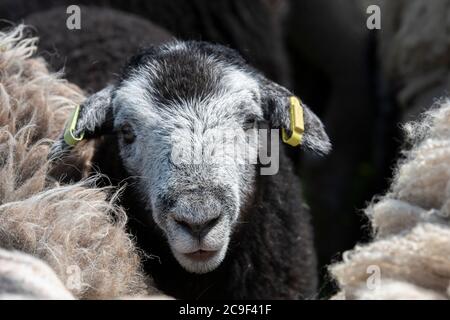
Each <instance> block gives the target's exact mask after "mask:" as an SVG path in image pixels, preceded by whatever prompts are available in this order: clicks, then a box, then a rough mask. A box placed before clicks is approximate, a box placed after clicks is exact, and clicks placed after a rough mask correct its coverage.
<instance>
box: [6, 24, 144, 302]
mask: <svg viewBox="0 0 450 320" xmlns="http://www.w3.org/2000/svg"><path fill="white" fill-rule="evenodd" d="M24 32H25V28H24V27H23V26H19V27H17V28H16V29H14V30H12V31H11V32H9V33H0V182H1V183H0V247H3V248H7V249H14V250H18V251H22V252H25V253H28V254H31V255H32V256H33V257H36V258H39V259H42V260H43V261H45V262H46V263H47V264H48V265H49V266H50V267H51V268H52V269H53V270H54V271H55V273H56V274H57V276H58V277H59V279H60V281H62V283H64V284H67V283H68V281H70V279H71V276H73V272H77V270H79V272H80V279H81V285H79V286H70V287H68V288H69V289H70V291H71V293H72V294H73V295H74V296H75V297H77V298H85V299H87V298H95V299H102V298H114V297H118V296H124V295H126V296H133V295H138V294H143V293H146V291H145V290H146V282H147V281H148V280H147V279H146V278H145V277H144V276H143V274H142V273H141V264H140V257H139V252H138V251H137V250H136V248H135V246H134V243H133V241H132V240H131V239H130V236H129V235H128V234H127V233H126V232H125V224H126V215H125V213H124V211H123V210H122V209H121V208H119V207H117V206H116V205H114V197H112V199H108V194H110V193H111V192H110V191H111V190H105V189H96V188H93V187H92V185H93V181H92V180H91V181H85V182H81V183H78V184H72V185H66V186H61V185H59V184H58V183H57V182H55V181H53V180H52V179H50V178H49V177H48V176H47V170H48V162H47V155H48V151H49V146H50V143H51V140H50V139H54V138H56V137H57V135H58V134H59V132H61V130H62V128H63V126H64V122H65V121H66V119H67V117H68V113H69V112H70V111H71V110H72V109H73V107H74V105H76V104H78V103H80V102H81V101H82V100H83V98H84V97H83V95H82V93H81V91H80V90H79V89H78V88H77V87H76V86H74V85H72V84H69V83H67V81H65V80H62V79H59V78H58V75H55V74H49V73H48V71H47V69H46V66H45V62H44V61H43V60H42V59H40V58H32V55H33V52H34V51H35V49H36V47H35V43H36V39H34V38H26V37H24ZM81 158H82V159H83V160H82V161H84V162H86V159H87V158H86V157H84V158H83V157H81ZM85 164H86V163H78V164H75V165H74V166H75V167H77V166H79V165H80V166H79V168H78V169H77V170H81V169H82V167H83V166H84V165H85ZM91 187H92V188H91ZM109 198H111V197H109ZM0 285H1V283H0Z"/></svg>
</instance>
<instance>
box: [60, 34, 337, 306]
mask: <svg viewBox="0 0 450 320" xmlns="http://www.w3.org/2000/svg"><path fill="white" fill-rule="evenodd" d="M291 96H292V93H290V92H289V91H288V90H286V89H285V88H283V87H281V86H279V85H277V84H276V83H274V82H271V81H270V80H268V79H266V78H265V77H264V76H262V75H261V74H260V73H259V72H257V71H256V70H254V69H252V68H251V67H250V66H248V65H247V64H246V63H245V61H244V60H243V59H242V58H241V57H240V56H239V55H238V54H237V53H236V52H235V51H234V50H231V49H229V48H226V47H223V46H220V45H213V44H209V43H206V42H195V41H190V42H174V43H172V44H168V45H164V46H161V47H151V48H148V49H146V50H143V51H142V52H141V53H139V54H137V55H136V56H135V57H133V58H132V59H131V60H130V62H129V63H128V65H127V66H126V67H125V68H124V71H123V73H122V76H121V78H120V80H119V81H118V82H117V83H116V84H113V85H110V86H108V87H106V88H105V89H103V90H101V91H100V92H98V93H96V94H94V95H92V96H91V97H89V98H88V99H87V100H86V101H85V102H84V103H83V104H82V106H81V108H80V113H79V117H78V120H77V121H76V125H75V127H74V131H73V135H74V136H75V137H80V135H81V134H82V133H84V137H85V138H88V139H89V138H100V139H99V140H100V141H101V142H100V144H99V145H98V147H97V149H96V151H95V155H94V159H93V163H94V165H95V166H96V167H97V168H99V169H100V171H101V172H102V173H104V174H105V175H106V176H107V177H108V178H109V179H110V180H111V181H113V182H116V183H120V182H121V181H124V182H125V183H126V187H125V190H124V193H123V196H122V199H121V201H122V203H121V204H122V205H123V206H124V207H125V208H126V209H127V211H128V215H129V218H130V221H129V227H130V230H131V232H132V233H134V234H135V236H136V237H137V242H138V244H139V246H140V247H141V248H143V249H145V251H146V253H147V254H149V255H151V256H152V257H153V258H152V259H149V260H148V261H146V264H145V268H146V271H147V272H149V273H150V274H151V275H152V277H153V278H154V280H155V284H156V286H157V287H158V289H160V290H162V291H163V292H165V293H166V294H169V295H171V296H174V297H175V298H195V299H196V298H209V299H213V298H249V299H257V298H288V299H294V298H311V297H314V295H315V293H316V280H317V279H316V263H315V254H314V246H313V235H312V230H311V228H310V221H309V220H310V216H309V213H308V209H307V208H306V207H305V204H304V203H303V201H302V196H301V187H300V183H299V181H298V180H297V178H296V176H295V175H294V171H293V164H292V162H291V161H290V159H288V158H287V157H286V155H285V151H286V150H285V146H284V145H282V146H280V152H279V158H280V159H279V172H278V174H275V175H259V174H257V173H258V172H259V170H261V169H262V168H261V167H262V164H261V163H257V164H252V163H249V162H245V159H243V157H244V153H239V152H238V153H237V155H235V154H232V153H233V151H232V150H231V149H233V148H223V146H224V145H225V146H230V145H231V146H234V147H236V148H237V149H239V150H243V149H245V148H248V149H249V154H251V157H253V156H255V155H256V153H257V152H258V145H252V144H250V143H248V144H246V143H245V141H246V140H248V139H250V136H251V135H252V132H254V131H255V129H256V128H257V127H264V126H269V127H271V128H283V129H285V130H286V131H287V133H288V134H289V133H290V131H289V130H290V129H289V128H290V125H291V120H290V116H289V107H290V103H289V100H290V97H291ZM304 121H305V132H304V135H303V141H302V144H303V147H304V148H305V149H306V150H308V149H309V150H312V151H315V152H318V153H326V152H328V151H329V150H330V148H331V145H330V142H329V140H328V137H327V135H326V133H325V131H324V128H323V125H322V123H321V122H320V120H319V119H318V118H317V117H316V116H315V115H314V114H313V113H312V112H311V110H310V109H308V108H307V107H306V106H305V107H304ZM247 129H248V130H247ZM227 130H233V132H235V133H237V135H232V136H231V138H230V137H229V136H225V137H223V139H222V141H219V140H220V139H219V137H218V136H216V135H217V134H220V133H221V132H223V131H227ZM276 132H278V131H276ZM274 135H275V133H274ZM276 142H278V141H276ZM271 143H272V145H273V146H274V147H275V142H271ZM192 145H193V146H194V148H195V147H198V148H199V149H195V150H196V151H195V152H194V156H199V158H200V159H201V160H203V159H206V158H208V159H209V160H208V161H200V162H195V161H194V162H193V163H192V162H189V161H187V162H183V161H181V162H176V161H174V159H175V158H174V156H173V152H174V150H180V149H181V150H190V148H191V147H192ZM222 149H224V150H222ZM69 150H70V148H69V145H68V144H67V143H66V142H65V140H64V135H61V137H60V139H59V140H58V141H57V142H56V143H55V144H54V145H53V147H52V152H51V154H52V158H60V157H63V155H64V154H65V153H66V152H67V151H69ZM197 150H202V151H203V150H206V151H205V153H203V154H199V153H198V152H197ZM230 150H231V151H230ZM273 150H275V149H273ZM177 152H178V151H175V153H177ZM274 153H275V152H274ZM205 154H208V157H206V156H205ZM234 157H236V159H235V158H234ZM233 160H234V161H233Z"/></svg>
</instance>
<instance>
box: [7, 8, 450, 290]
mask: <svg viewBox="0 0 450 320" xmlns="http://www.w3.org/2000/svg"><path fill="white" fill-rule="evenodd" d="M7 2H8V1H6V2H5V4H3V6H4V8H3V10H4V12H5V15H6V17H5V18H8V19H11V20H15V21H17V20H18V19H19V18H20V17H24V16H27V18H26V19H25V22H26V23H27V24H30V25H31V26H33V28H35V31H37V34H38V36H39V45H37V44H36V43H37V40H38V39H37V38H36V37H33V36H32V35H31V33H32V32H30V28H29V27H25V26H23V25H17V26H15V27H12V28H11V27H10V28H8V29H5V31H0V181H1V184H0V298H5V299H8V298H19V299H23V298H34V299H48V298H50V299H53V298H54V299H105V298H129V297H140V298H150V299H151V298H166V297H168V296H170V297H174V298H188V299H223V298H232V299H315V298H318V297H320V296H321V294H320V290H319V284H318V269H319V268H318V262H317V257H316V251H315V245H314V242H315V239H314V232H313V227H312V225H311V221H310V220H311V214H310V210H309V208H308V206H307V204H306V201H305V200H304V199H303V197H302V196H301V194H302V186H301V184H300V181H299V178H298V176H297V174H296V167H295V166H294V162H293V161H292V160H293V157H296V156H298V150H295V149H294V148H293V147H290V146H288V145H286V144H281V145H280V156H279V172H278V173H277V174H275V175H267V176H264V175H258V172H259V169H260V167H261V166H262V165H261V164H259V163H258V164H256V165H253V164H244V165H242V164H241V163H235V162H233V161H224V159H225V160H226V159H227V156H229V155H227V154H225V157H224V154H220V156H221V158H219V155H217V157H218V158H217V159H216V160H217V161H213V162H212V163H202V164H200V165H199V164H182V165H177V164H174V163H173V162H172V160H171V158H170V156H171V154H170V149H171V147H172V140H170V139H172V138H174V137H173V132H178V135H179V136H178V137H175V138H178V140H177V141H189V142H190V143H193V144H197V145H200V146H203V147H209V150H210V151H211V154H212V155H214V154H216V153H218V152H217V150H215V148H214V146H212V147H211V145H209V143H210V140H208V135H210V132H213V131H212V129H217V128H219V129H227V128H233V129H235V130H237V131H238V132H239V133H240V137H243V138H242V139H241V140H239V141H238V142H237V143H238V145H239V144H241V145H240V147H241V148H244V147H246V145H245V143H246V141H247V138H248V136H249V135H250V133H249V132H251V130H252V129H256V128H257V127H258V126H260V125H262V124H263V125H264V126H268V127H269V128H276V129H282V130H284V131H285V132H288V133H291V131H290V130H291V129H292V122H293V119H292V118H291V117H290V116H289V110H290V108H291V107H292V105H291V104H290V101H292V97H293V96H294V94H293V93H292V92H291V91H290V90H288V89H287V87H295V84H292V83H291V82H290V79H289V70H288V67H287V65H285V63H286V62H285V61H286V59H285V54H286V53H285V52H284V49H283V46H282V44H281V43H280V42H279V41H278V40H277V39H279V38H280V32H281V23H280V21H279V20H280V19H281V17H282V16H283V14H284V13H283V12H284V11H285V10H287V9H286V8H287V1H286V2H285V1H273V2H271V1H265V0H261V1H257V3H258V4H257V5H255V3H256V2H253V5H250V4H249V3H250V2H248V1H219V2H217V4H216V5H217V6H216V7H214V8H213V7H208V8H205V7H204V5H205V3H204V2H203V1H201V0H198V1H192V3H190V6H191V7H190V8H191V10H192V8H197V9H198V10H199V11H198V15H199V16H198V18H199V20H198V23H197V24H192V28H191V29H184V27H183V26H185V25H186V23H187V22H186V21H180V22H172V23H168V22H166V19H169V17H167V16H166V15H164V14H161V12H169V11H170V10H171V9H173V12H174V14H175V15H176V14H177V12H178V13H180V12H183V3H185V2H178V1H173V2H170V1H156V0H155V1H151V2H152V7H151V8H150V7H149V6H147V5H146V4H145V2H142V1H138V0H136V1H131V4H130V5H127V6H126V10H127V11H128V12H127V13H125V12H123V11H120V10H122V9H124V10H125V8H122V2H120V1H100V2H99V3H98V5H100V6H107V7H102V8H99V7H90V6H81V10H82V12H83V16H82V19H83V28H86V30H88V31H89V32H83V30H79V31H70V30H68V29H67V28H65V27H64V26H65V19H66V16H65V15H64V14H61V10H63V9H64V8H65V7H64V6H57V5H56V3H55V2H54V1H51V0H49V1H43V2H42V3H40V4H39V6H38V5H37V4H33V3H32V2H27V1H23V2H22V1H18V2H17V4H16V5H15V6H14V5H13V4H11V3H7ZM436 2H437V3H438V4H436V5H435V6H432V7H431V9H427V8H428V7H427V4H426V2H424V1H421V0H415V1H412V2H411V3H410V4H408V7H407V5H406V2H404V1H399V2H397V4H396V5H392V4H390V5H389V4H386V6H387V8H389V6H392V7H390V8H389V10H387V9H386V12H390V13H392V17H388V19H386V20H387V23H386V25H387V26H389V27H388V30H387V31H388V32H386V33H385V34H383V36H384V38H383V41H382V45H381V46H380V53H383V54H384V55H386V57H389V59H387V62H386V63H385V64H384V65H383V72H385V73H386V74H388V75H389V81H391V82H392V83H395V84H396V85H395V86H394V87H396V88H398V90H397V91H396V93H395V94H396V96H395V99H396V100H397V101H398V102H399V103H400V104H402V106H403V107H404V108H405V109H407V110H408V112H407V113H405V116H404V118H403V119H402V121H407V120H410V119H414V120H416V122H410V123H408V125H406V126H405V129H406V144H408V146H406V144H405V147H404V151H403V153H402V157H401V160H400V161H399V162H398V164H397V165H396V169H395V170H394V178H393V180H392V184H391V186H390V187H389V190H388V192H387V193H386V194H385V195H383V196H378V197H377V198H376V199H374V200H373V201H372V203H371V204H370V205H369V206H368V208H367V209H366V210H365V213H366V215H367V217H368V220H369V221H370V227H371V230H373V232H372V237H371V240H370V242H369V243H367V244H361V245H357V246H356V247H355V248H354V249H352V250H349V251H347V252H345V253H344V254H343V257H342V261H340V262H336V263H334V264H332V265H330V266H328V268H327V270H328V271H329V274H330V275H331V277H332V279H333V280H334V281H335V282H336V284H337V287H338V293H337V294H336V295H335V296H334V298H335V299H402V298H416V299H448V298H450V285H449V283H450V261H448V257H450V254H449V253H450V252H449V249H450V247H449V245H448V243H450V241H449V240H450V225H449V216H450V215H449V213H448V210H449V209H448V203H447V202H448V198H449V195H450V194H449V190H450V187H449V184H448V182H449V181H450V170H449V168H448V165H447V163H448V161H447V159H448V154H449V152H450V139H449V137H448V133H449V130H448V125H449V124H450V102H449V101H448V100H446V99H445V98H442V99H439V100H434V101H435V102H434V104H433V103H432V102H433V98H438V97H441V96H442V95H443V94H445V90H447V89H448V70H445V68H443V67H442V65H445V61H447V62H448V59H449V57H450V54H449V53H450V52H449V48H448V39H447V38H444V39H440V38H439V33H436V35H435V36H436V39H433V40H432V41H434V42H435V43H438V44H442V43H447V46H445V45H441V46H437V47H436V49H435V50H433V52H432V54H430V55H429V60H427V61H426V62H423V61H422V60H420V62H419V58H416V57H415V56H413V55H410V54H407V53H406V52H410V51H411V50H412V49H414V50H415V51H420V48H422V46H424V42H426V41H428V40H424V39H425V38H426V36H425V31H423V33H420V32H415V33H414V35H415V36H416V39H412V40H411V41H408V42H407V43H405V44H404V45H403V46H402V45H401V44H402V42H401V41H400V40H401V37H402V34H409V32H411V31H412V30H414V28H415V27H416V25H417V24H413V23H412V22H411V20H412V19H413V18H412V17H417V16H419V17H421V18H422V19H428V18H427V17H426V16H424V15H422V14H421V13H422V12H423V10H425V12H428V14H429V15H432V16H433V17H436V16H439V17H440V14H441V12H444V13H445V12H447V13H448V12H449V11H448V10H449V9H450V8H449V5H448V3H447V1H444V0H442V1H441V0H439V1H436ZM58 4H60V3H59V2H58ZM80 4H83V1H80ZM382 4H383V5H384V3H382ZM1 6H2V5H0V9H2V8H1ZM221 6H223V8H221ZM268 6H269V7H268ZM397 6H398V7H397ZM406 7H407V8H406ZM201 8H203V9H204V10H205V11H201ZM405 8H406V9H405ZM158 10H160V11H158ZM220 10H222V11H220ZM224 10H231V11H230V12H233V13H235V12H238V13H240V14H245V13H246V14H249V15H250V16H247V19H240V17H239V15H237V16H236V15H232V14H230V15H228V16H227V15H224V14H218V12H226V11H224ZM62 12H65V10H63V11H62ZM138 12H139V13H140V15H141V16H140V17H139V16H138V15H134V13H138ZM395 14H397V15H396V16H395ZM402 15H404V16H402ZM408 15H409V16H408ZM143 16H145V18H146V19H144V18H143ZM399 16H400V18H399ZM118 17H120V19H119V18H118ZM207 17H209V18H211V17H216V18H217V19H218V20H219V22H212V21H210V20H209V19H207ZM184 19H188V18H187V17H184ZM389 19H390V20H389ZM149 20H151V21H152V22H150V21H149ZM394 20H400V21H403V23H404V24H403V25H402V26H398V25H394V24H389V22H390V21H394ZM442 21H443V20H442V19H436V21H435V22H436V24H439V23H443V22H442ZM155 23H157V24H158V25H157V24H155ZM444 23H445V22H444ZM160 25H162V26H164V27H165V28H163V27H160ZM238 25H239V26H240V27H239V28H238V27H237V26H238ZM220 26H222V27H223V29H221V28H220ZM433 27H434V28H436V27H435V26H434V25H432V26H430V27H428V29H429V30H428V29H427V30H426V31H427V32H428V33H432V31H433V30H434V29H433ZM242 28H244V29H246V30H247V31H248V32H245V33H240V32H239V30H242ZM55 30H58V32H55ZM92 30H95V32H93V31H92ZM137 30H139V31H138V32H137ZM168 30H170V31H168ZM198 30H207V32H205V33H204V34H203V36H204V40H209V41H214V42H219V43H226V44H229V45H230V46H231V47H233V48H234V49H237V50H233V49H230V47H226V46H222V45H218V44H212V43H211V42H204V41H180V40H177V41H175V39H174V36H173V35H174V34H175V35H176V36H177V38H181V39H183V38H184V39H189V38H190V35H193V34H197V32H198ZM428 33H426V34H428ZM262 34H264V37H261V35H262ZM120 35H122V38H126V39H127V43H126V44H125V45H124V42H123V41H119V40H118V39H120ZM143 41H145V44H147V48H146V49H144V50H138V48H139V47H140V46H141V45H142V44H143ZM389 43H392V44H395V45H389ZM148 44H151V46H148ZM52 48H58V55H54V56H52V55H50V56H48V53H49V52H52ZM263 48H269V49H267V50H268V51H264V49H263ZM36 52H37V53H38V54H36ZM337 54H339V53H337ZM241 55H242V56H241ZM42 56H45V57H46V59H44V58H42ZM129 57H131V58H129ZM91 59H92V60H95V61H96V62H97V63H96V64H90V63H84V62H85V61H86V60H91ZM92 60H91V61H92ZM127 61H128V62H127ZM247 61H248V62H247ZM436 61H439V62H440V63H437V62H436ZM442 61H444V62H443V63H442ZM126 62H127V63H126ZM49 65H50V66H51V68H52V69H53V70H60V69H61V68H64V74H62V73H55V72H53V71H51V70H50V71H49V69H48V66H49ZM419 65H420V67H419ZM418 69H420V70H418ZM424 73H426V74H429V75H430V76H429V77H419V74H420V75H422V74H424ZM66 77H67V79H68V80H65V79H64V78H66ZM333 77H334V76H333ZM333 77H331V78H333ZM333 79H334V80H336V81H338V79H339V76H337V75H336V77H335V78H333ZM424 79H425V80H424ZM418 83H419V84H418ZM194 84H195V85H194ZM397 84H398V85H397ZM342 89H344V88H342ZM83 90H84V92H83ZM85 92H91V93H93V94H91V95H89V96H87V95H86V94H85ZM312 92H313V91H311V92H309V93H312ZM341 98H342V97H340V96H339V94H338V95H336V96H335V97H334V99H335V100H334V102H337V101H339V99H341ZM332 104H333V103H332ZM432 104H433V106H432V107H430V111H428V112H427V113H425V114H424V116H422V117H420V118H419V117H418V114H419V113H420V111H418V110H419V109H420V107H423V106H424V105H428V106H431V105H432ZM78 105H79V106H80V109H79V113H78V114H77V117H76V119H75V120H76V122H75V124H74V127H73V132H72V131H71V132H70V134H71V135H72V140H70V139H68V138H67V130H66V129H67V121H68V119H69V118H70V117H71V115H72V116H73V111H74V110H75V107H76V106H78ZM302 106H303V119H304V133H303V137H302V144H301V148H300V150H301V152H302V153H306V154H309V156H307V158H306V159H305V167H306V168H308V166H309V165H311V166H312V168H314V164H313V163H314V161H318V163H320V161H323V160H318V158H317V157H318V156H323V155H325V154H327V153H329V152H330V150H331V143H330V140H329V138H328V135H327V133H326V129H327V127H326V126H325V127H324V125H323V124H322V121H321V120H320V119H319V117H318V116H317V115H316V114H315V113H314V112H313V111H312V110H311V109H310V108H309V107H308V106H306V105H305V104H303V105H302ZM330 108H331V107H330ZM330 110H331V109H330ZM330 112H331V111H330ZM331 113H332V112H331ZM324 122H325V123H326V120H324ZM326 124H327V123H326ZM347 129H348V128H347ZM347 129H346V130H347ZM330 130H331V131H332V138H333V137H334V135H333V130H335V129H334V128H333V127H331V128H330ZM356 130H357V128H356ZM78 137H83V139H80V140H81V141H80V142H79V143H75V142H77V141H76V140H77V138H78ZM335 137H336V138H337V143H338V144H337V147H339V139H340V138H341V137H342V138H343V136H339V135H338V136H335ZM346 138H348V137H346ZM225 142H227V143H236V141H234V140H233V141H225ZM332 142H333V143H334V141H333V139H332ZM181 143H183V142H181ZM335 148H336V146H335ZM252 152H253V153H255V154H256V153H257V152H258V147H257V146H250V153H252ZM339 152H342V149H340V150H339V148H338V153H339ZM331 155H333V151H331ZM347 156H348V155H347ZM213 157H214V156H213ZM335 160H336V159H335ZM336 161H337V162H339V161H338V160H336ZM316 169H317V167H316ZM323 240H324V239H322V241H323ZM319 265H320V261H319Z"/></svg>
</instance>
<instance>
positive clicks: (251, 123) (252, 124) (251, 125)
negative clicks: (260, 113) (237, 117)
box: [243, 117, 256, 130]
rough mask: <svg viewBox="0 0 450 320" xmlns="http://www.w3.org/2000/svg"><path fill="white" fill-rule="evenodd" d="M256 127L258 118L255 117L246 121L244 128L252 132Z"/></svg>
mask: <svg viewBox="0 0 450 320" xmlns="http://www.w3.org/2000/svg"><path fill="white" fill-rule="evenodd" d="M255 126H256V118H255V117H249V118H247V119H245V121H244V124H243V128H244V130H250V129H253V128H254V127H255Z"/></svg>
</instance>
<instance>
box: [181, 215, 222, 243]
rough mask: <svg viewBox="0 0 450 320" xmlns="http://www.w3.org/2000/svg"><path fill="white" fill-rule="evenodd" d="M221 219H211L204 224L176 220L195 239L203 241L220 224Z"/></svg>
mask: <svg viewBox="0 0 450 320" xmlns="http://www.w3.org/2000/svg"><path fill="white" fill-rule="evenodd" d="M219 218H220V217H216V218H213V219H210V220H208V221H206V222H204V223H192V222H189V221H187V220H184V219H179V218H175V222H176V223H177V224H178V225H179V226H180V227H181V228H183V229H184V230H186V231H187V232H189V233H190V234H191V235H192V236H193V237H195V238H198V239H202V238H203V237H204V236H206V235H207V234H208V232H209V231H210V230H211V229H212V228H214V226H215V225H217V223H218V222H219Z"/></svg>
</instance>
